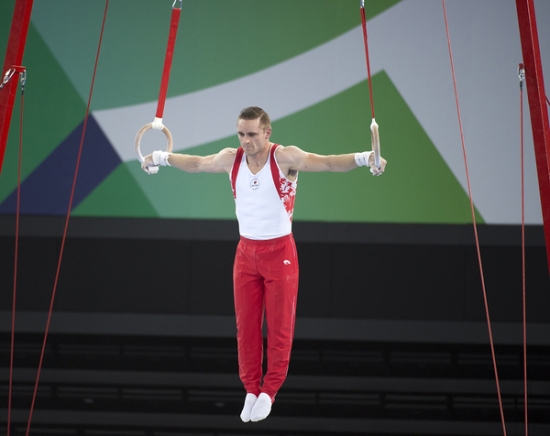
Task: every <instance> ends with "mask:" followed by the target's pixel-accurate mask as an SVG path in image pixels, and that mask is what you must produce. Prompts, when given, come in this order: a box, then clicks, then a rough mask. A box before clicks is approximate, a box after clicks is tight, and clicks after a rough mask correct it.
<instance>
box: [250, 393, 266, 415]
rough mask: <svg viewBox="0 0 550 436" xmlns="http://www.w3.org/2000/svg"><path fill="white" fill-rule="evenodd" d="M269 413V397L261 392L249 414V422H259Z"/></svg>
mask: <svg viewBox="0 0 550 436" xmlns="http://www.w3.org/2000/svg"><path fill="white" fill-rule="evenodd" d="M269 412H271V397H270V396H269V395H267V394H264V393H263V392H262V393H261V394H260V396H259V397H258V399H257V400H256V403H255V404H254V407H253V408H252V411H251V412H250V420H251V421H252V422H257V421H261V420H262V419H265V418H267V417H268V416H269Z"/></svg>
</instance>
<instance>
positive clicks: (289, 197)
mask: <svg viewBox="0 0 550 436" xmlns="http://www.w3.org/2000/svg"><path fill="white" fill-rule="evenodd" d="M278 147H279V145H278V144H273V146H272V147H271V150H270V153H269V156H268V158H267V162H266V163H265V165H264V167H263V168H262V169H261V170H260V171H259V172H258V173H257V174H252V172H251V171H250V169H249V168H248V165H247V163H246V155H245V154H244V152H243V150H242V148H241V147H239V148H238V149H237V155H236V157H235V163H234V164H233V168H232V170H231V174H230V175H229V177H230V180H231V186H232V188H233V196H234V197H235V211H236V214H237V220H238V222H239V233H240V234H241V236H244V237H245V238H248V239H259V240H266V239H274V238H279V237H281V236H285V235H288V234H290V233H291V232H292V214H293V212H294V198H295V195H296V188H297V180H298V179H297V178H296V181H294V182H293V181H291V180H288V179H287V178H286V177H285V175H284V174H283V173H282V171H281V169H280V168H279V165H278V164H277V160H276V159H275V151H276V150H277V148H278Z"/></svg>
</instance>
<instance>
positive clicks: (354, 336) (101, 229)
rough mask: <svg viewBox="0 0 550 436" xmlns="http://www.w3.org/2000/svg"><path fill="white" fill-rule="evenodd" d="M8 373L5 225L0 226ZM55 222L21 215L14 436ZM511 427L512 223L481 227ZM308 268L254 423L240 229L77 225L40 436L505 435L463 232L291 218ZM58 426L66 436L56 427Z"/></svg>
mask: <svg viewBox="0 0 550 436" xmlns="http://www.w3.org/2000/svg"><path fill="white" fill-rule="evenodd" d="M0 224H1V228H2V235H1V238H0V241H1V242H0V256H1V258H0V271H1V277H2V278H3V280H2V282H3V286H2V288H3V292H2V293H1V297H0V298H1V300H0V304H1V306H0V310H1V311H2V322H1V328H2V330H1V335H2V339H3V341H2V345H3V347H2V350H3V351H2V372H1V374H2V380H3V382H2V383H3V385H2V386H3V387H4V389H5V392H6V395H5V396H4V397H3V398H4V400H2V401H4V402H5V403H4V408H6V407H7V404H6V403H7V402H6V399H7V385H8V379H9V378H8V377H9V374H8V368H9V350H10V332H11V308H12V303H13V298H12V297H13V295H12V289H13V281H12V278H13V271H14V243H15V238H14V236H13V235H14V226H15V220H14V218H13V217H6V216H4V217H1V222H0ZM63 225H64V220H62V219H59V218H52V217H28V216H27V217H23V219H22V220H21V225H20V229H21V230H20V239H19V258H18V276H17V299H16V307H17V316H16V329H15V332H16V334H15V339H16V340H15V344H16V346H15V350H16V352H15V368H16V369H15V373H14V392H13V399H14V405H13V407H14V415H13V416H14V418H13V425H12V428H13V432H14V433H13V434H16V435H18V434H23V431H24V427H25V422H26V419H27V416H28V408H29V407H30V401H31V394H32V391H33V386H34V380H35V377H36V368H37V365H38V359H39V356H40V351H41V348H42V341H43V339H44V331H45V326H46V314H47V312H48V309H49V307H50V302H51V299H52V290H53V286H54V281H55V275H56V274H55V273H56V268H57V264H58V259H59V254H60V249H61V242H62V239H61V235H62V232H63ZM478 229H479V239H480V243H481V249H480V252H481V258H482V267H483V273H484V274H483V276H484V280H485V285H486V291H487V301H488V304H489V313H490V319H491V334H492V336H493V341H494V343H495V350H496V357H497V373H498V375H499V378H501V380H500V383H501V389H502V398H503V407H504V413H505V418H506V422H507V423H508V426H509V428H508V434H520V433H521V434H523V428H522V424H521V423H522V420H523V349H522V344H523V338H522V335H523V330H522V265H521V260H522V256H521V228H520V227H518V226H486V225H483V226H479V228H478ZM294 234H295V238H296V241H297V246H298V254H299V260H300V291H299V299H298V319H297V323H296V340H295V346H294V350H293V357H292V362H291V367H290V371H289V376H288V379H287V382H286V383H285V385H283V388H282V389H281V392H280V393H279V395H278V397H277V401H276V402H275V404H274V406H273V411H272V415H271V416H270V417H269V418H268V419H267V420H266V421H264V422H262V423H255V424H250V423H249V424H243V423H242V422H240V420H239V417H238V415H239V413H240V408H241V407H242V401H243V399H244V391H243V390H242V387H241V384H240V381H239V380H238V368H237V357H236V347H235V327H234V316H233V300H232V264H233V255H234V251H235V247H236V244H237V238H238V230H237V225H236V223H235V222H233V221H187V220H139V219H119V220H116V219H115V220H113V219H97V218H94V219H86V218H75V219H73V220H71V222H70V225H69V231H68V237H67V240H66V243H65V246H64V252H63V258H62V264H61V269H60V275H59V280H58V286H57V289H56V295H55V302H54V306H53V314H52V318H51V325H50V331H49V335H48V340H47V346H46V349H45V355H44V367H43V371H42V375H41V383H40V390H39V395H38V399H37V402H36V412H35V415H34V417H33V428H34V429H35V430H34V431H33V433H32V434H38V435H42V434H44V435H45V434H75V435H80V434H85V435H89V434H93V435H96V434H97V435H99V434H112V435H123V434H124V435H146V436H151V435H155V436H160V435H166V436H167V435H170V436H175V435H183V434H186V435H187V434H193V435H199V434H200V435H222V434H223V435H241V434H242V435H245V434H254V435H260V434H262V435H263V434H281V435H305V434H326V435H336V434H338V435H344V434H373V435H374V434H395V435H398V434H399V435H405V434H415V435H421V434H453V435H462V434H469V435H473V434H480V435H481V434H484V435H485V434H495V435H497V434H502V427H501V424H500V413H499V404H498V398H497V396H496V386H495V371H494V367H493V364H492V357H491V348H490V346H489V344H490V342H489V330H488V328H487V322H486V311H485V306H484V295H483V288H482V280H481V277H480V270H479V263H478V257H477V250H476V246H475V243H474V236H473V227H472V226H471V225H464V226H460V225H391V224H355V223H348V224H346V223H338V224H335V223H304V222H297V223H295V224H294ZM525 235H526V249H525V253H526V289H527V306H526V313H527V320H528V329H527V338H528V341H527V344H528V350H529V353H528V374H529V378H530V392H529V393H530V399H531V401H530V402H529V403H528V404H529V415H530V420H531V434H541V435H542V434H548V433H547V432H548V430H550V428H549V427H548V424H547V422H548V419H549V418H550V416H549V413H550V412H549V410H550V409H549V408H548V407H547V406H549V405H550V389H549V378H550V376H549V374H550V372H549V371H548V370H550V353H548V351H550V350H549V344H550V339H549V338H550V336H549V335H548V333H549V332H550V328H549V327H550V326H549V325H548V322H547V319H548V316H547V313H548V307H550V305H549V303H550V295H549V293H548V290H549V284H550V283H549V275H548V267H547V258H546V249H545V246H544V237H543V229H542V227H539V226H528V227H527V228H526V233H525ZM61 431H62V432H63V433H60V432H61Z"/></svg>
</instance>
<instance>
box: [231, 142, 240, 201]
mask: <svg viewBox="0 0 550 436" xmlns="http://www.w3.org/2000/svg"><path fill="white" fill-rule="evenodd" d="M242 160H243V148H242V147H239V148H237V153H236V154H235V162H233V168H231V189H232V190H233V198H237V190H236V189H235V183H236V182H237V174H239V168H240V167H241V161H242Z"/></svg>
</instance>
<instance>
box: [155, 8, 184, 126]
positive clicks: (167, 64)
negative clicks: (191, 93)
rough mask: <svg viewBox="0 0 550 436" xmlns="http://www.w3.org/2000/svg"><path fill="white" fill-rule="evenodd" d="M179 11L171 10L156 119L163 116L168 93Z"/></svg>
mask: <svg viewBox="0 0 550 436" xmlns="http://www.w3.org/2000/svg"><path fill="white" fill-rule="evenodd" d="M180 14H181V9H179V8H175V7H173V8H172V17H171V20H170V32H169V35H168V44H167V46H166V56H165V57H164V68H163V70H162V80H161V83H160V92H159V99H158V102H157V113H156V115H155V116H156V117H157V118H161V119H162V116H163V114H164V104H165V103H166V94H167V93H168V82H169V80H170V69H171V68H172V58H173V56H174V47H175V45H176V35H177V33H178V24H179V19H180Z"/></svg>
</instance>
